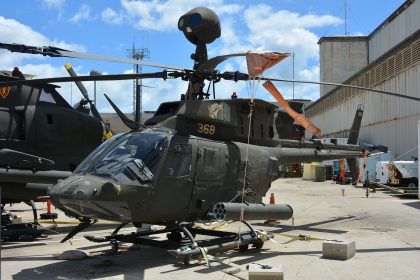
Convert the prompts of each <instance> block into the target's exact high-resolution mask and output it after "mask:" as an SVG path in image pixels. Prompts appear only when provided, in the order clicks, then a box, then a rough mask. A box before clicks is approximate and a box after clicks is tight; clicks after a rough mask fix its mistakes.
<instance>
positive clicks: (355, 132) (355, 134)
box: [347, 104, 363, 145]
mask: <svg viewBox="0 0 420 280" xmlns="http://www.w3.org/2000/svg"><path fill="white" fill-rule="evenodd" d="M362 117H363V105H361V104H359V105H358V106H357V111H356V114H355V115H354V120H353V125H352V126H351V129H350V135H349V139H348V140H347V144H354V145H355V144H357V139H358V138H359V131H360V126H361V124H362Z"/></svg>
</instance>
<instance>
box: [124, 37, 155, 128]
mask: <svg viewBox="0 0 420 280" xmlns="http://www.w3.org/2000/svg"><path fill="white" fill-rule="evenodd" d="M127 56H128V57H129V58H131V59H135V60H143V59H144V58H145V57H146V58H148V57H150V51H149V49H147V48H140V49H136V48H135V46H134V42H133V47H132V48H131V49H128V50H127ZM133 70H134V73H136V74H139V73H141V65H138V64H133ZM142 83H143V81H142V80H141V79H140V80H139V79H136V80H134V81H133V115H134V120H135V121H136V122H137V123H141V122H140V121H141V110H142V108H141V107H142V106H141V105H142V104H141V99H142V96H141V94H142V85H143V84H142Z"/></svg>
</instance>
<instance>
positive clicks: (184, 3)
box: [121, 0, 242, 31]
mask: <svg viewBox="0 0 420 280" xmlns="http://www.w3.org/2000/svg"><path fill="white" fill-rule="evenodd" d="M121 5H122V7H123V9H124V12H125V13H126V14H127V15H128V16H129V17H130V18H131V19H132V20H133V21H134V25H135V26H136V27H137V28H144V29H150V30H156V31H168V30H174V29H176V28H177V23H178V19H179V18H180V16H182V15H183V14H185V13H186V12H187V11H189V10H191V9H193V8H195V7H208V8H210V9H212V10H214V11H215V12H216V13H217V14H218V15H219V16H220V15H222V14H233V13H237V12H238V11H240V10H241V9H242V6H241V5H236V4H230V5H226V4H224V3H223V0H196V1H189V0H169V1H160V0H156V1H131V0H121Z"/></svg>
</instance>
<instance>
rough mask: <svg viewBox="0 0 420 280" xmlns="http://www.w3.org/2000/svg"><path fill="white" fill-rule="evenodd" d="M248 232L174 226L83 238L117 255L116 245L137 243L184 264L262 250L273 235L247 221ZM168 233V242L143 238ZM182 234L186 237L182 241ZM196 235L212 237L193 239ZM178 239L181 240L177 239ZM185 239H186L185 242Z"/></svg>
mask: <svg viewBox="0 0 420 280" xmlns="http://www.w3.org/2000/svg"><path fill="white" fill-rule="evenodd" d="M243 222H244V223H245V224H246V225H247V227H248V228H249V229H250V230H249V231H247V232H243V233H239V234H238V233H235V232H228V231H216V230H209V229H202V228H194V227H193V224H177V225H171V226H168V227H166V228H165V229H159V230H152V229H148V230H144V231H140V232H136V233H134V232H133V233H131V234H114V235H112V234H111V235H108V236H104V237H95V236H91V235H89V236H84V237H85V238H86V239H87V240H89V241H92V242H97V243H102V242H109V243H110V245H111V248H112V251H113V252H114V253H117V252H118V249H119V247H118V242H124V243H132V244H139V245H145V246H151V247H158V248H163V249H167V250H168V252H169V253H170V254H171V255H173V256H175V257H176V258H178V259H180V260H182V261H183V262H184V263H185V264H188V263H190V261H191V260H193V259H201V258H202V257H203V258H204V259H207V254H214V253H220V252H225V251H228V250H232V249H238V250H239V251H246V250H247V249H248V248H249V245H252V246H253V247H255V248H256V249H261V248H262V247H263V245H264V242H265V241H267V240H268V239H270V238H272V237H273V236H272V235H270V234H268V233H266V232H262V231H257V230H254V229H253V228H252V227H251V226H250V225H249V224H248V223H247V222H245V221H243ZM162 233H167V236H168V240H154V239H150V238H146V237H149V236H152V235H155V234H162ZM181 233H182V234H183V235H184V236H185V238H184V239H183V238H182V235H181ZM196 235H203V236H208V237H211V238H208V239H204V240H196V239H195V236H196ZM180 237H181V238H180ZM185 239H187V240H185Z"/></svg>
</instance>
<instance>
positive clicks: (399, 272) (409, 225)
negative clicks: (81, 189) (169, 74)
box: [1, 179, 420, 280]
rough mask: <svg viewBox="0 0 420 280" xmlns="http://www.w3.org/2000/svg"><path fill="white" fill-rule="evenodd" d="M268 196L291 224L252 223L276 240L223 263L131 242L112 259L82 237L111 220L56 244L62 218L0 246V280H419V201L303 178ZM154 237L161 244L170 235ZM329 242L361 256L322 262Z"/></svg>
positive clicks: (105, 246) (229, 255)
mask: <svg viewBox="0 0 420 280" xmlns="http://www.w3.org/2000/svg"><path fill="white" fill-rule="evenodd" d="M271 192H273V193H274V194H275V198H276V203H286V204H290V205H292V206H293V208H294V220H293V223H292V221H291V220H289V221H282V222H281V223H280V224H278V225H266V224H264V223H262V222H261V221H260V222H258V221H253V222H252V225H253V226H254V227H255V228H258V229H263V230H266V231H270V232H271V233H273V234H274V241H273V242H272V241H267V242H265V244H264V247H263V248H262V249H261V250H257V249H255V248H250V249H249V250H248V251H246V252H238V251H228V252H225V253H221V254H218V255H217V258H218V259H219V260H222V261H223V262H224V263H225V264H221V263H219V262H215V261H210V266H207V265H206V262H205V261H204V260H202V261H201V262H199V261H192V262H191V263H190V264H189V265H185V264H184V263H182V262H181V261H179V260H177V259H176V258H174V257H173V256H172V255H170V254H168V252H167V251H166V250H164V249H160V248H153V247H147V246H131V245H130V244H121V245H120V250H119V252H118V253H117V254H112V253H111V251H110V248H111V247H110V246H109V243H100V244H97V243H92V242H90V241H88V240H86V239H84V238H83V237H82V235H84V234H91V235H95V236H104V235H107V234H110V233H111V232H112V231H113V229H114V228H115V227H116V226H117V225H116V224H112V223H109V222H100V223H98V224H96V225H94V226H92V227H90V228H88V229H86V230H85V231H83V233H81V234H78V235H76V236H75V237H74V238H73V239H71V242H69V241H67V242H66V243H59V241H60V240H61V239H62V238H63V237H64V236H65V235H66V233H67V232H69V231H70V230H71V228H72V227H73V226H74V220H72V219H70V218H68V217H65V216H64V215H63V214H62V213H59V217H58V222H59V229H55V230H54V232H50V234H49V235H48V236H47V237H45V238H37V239H36V240H35V241H18V242H3V243H2V244H1V279H4V280H8V279H25V280H26V279H31V280H36V279H125V280H128V279H198V278H203V279H248V272H247V270H246V266H247V265H249V264H251V263H258V264H262V265H277V264H281V265H282V266H283V271H284V279H420V269H419V268H418V267H417V266H418V265H419V264H420V219H419V214H420V212H419V211H420V200H418V199H415V198H407V197H400V196H395V195H392V194H391V193H388V192H383V191H377V192H376V193H371V194H370V195H369V197H368V198H367V197H366V192H365V190H364V189H360V188H354V187H350V186H345V187H344V196H343V194H342V186H340V185H336V184H333V183H332V182H330V181H327V182H322V183H320V182H317V183H315V182H309V181H303V180H300V179H280V180H277V181H275V182H274V183H273V185H272V188H271V189H270V190H269V193H268V194H267V197H266V198H265V201H266V202H268V201H269V196H270V193H271ZM37 208H38V209H39V213H40V212H45V209H46V204H45V203H38V204H37ZM7 209H8V210H9V209H15V210H17V211H16V212H15V214H17V215H19V216H22V218H23V219H24V220H28V221H29V220H31V218H32V211H31V210H30V208H29V207H28V206H27V205H25V204H16V205H13V206H12V207H7ZM54 212H58V211H57V210H54ZM60 222H66V223H60ZM45 226H48V225H47V224H46V225H45ZM238 226H239V223H232V224H227V225H221V226H219V227H217V228H216V230H232V231H237V230H238ZM241 228H242V229H245V228H244V226H243V225H242V226H241ZM133 231H135V228H134V227H129V226H127V227H124V228H123V229H122V230H121V231H120V233H130V232H133ZM299 236H301V237H300V238H299ZM302 236H305V237H306V238H303V237H302ZM154 238H155V239H158V240H159V239H162V240H164V239H165V235H163V234H161V235H158V236H156V237H154ZM300 239H306V240H300ZM324 240H347V241H355V242H356V255H355V256H354V257H353V258H351V259H349V260H346V261H339V260H330V259H324V258H322V242H323V241H324ZM72 249H80V250H83V251H84V252H86V253H87V255H88V257H87V258H86V259H83V260H59V259H57V256H58V255H60V254H61V253H63V252H65V251H68V250H72ZM226 264H231V265H226ZM239 270H240V271H239ZM238 271H239V272H238ZM229 272H237V273H236V274H233V275H231V274H229Z"/></svg>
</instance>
